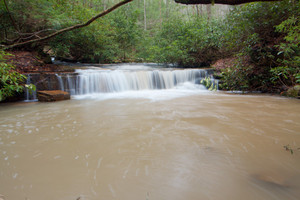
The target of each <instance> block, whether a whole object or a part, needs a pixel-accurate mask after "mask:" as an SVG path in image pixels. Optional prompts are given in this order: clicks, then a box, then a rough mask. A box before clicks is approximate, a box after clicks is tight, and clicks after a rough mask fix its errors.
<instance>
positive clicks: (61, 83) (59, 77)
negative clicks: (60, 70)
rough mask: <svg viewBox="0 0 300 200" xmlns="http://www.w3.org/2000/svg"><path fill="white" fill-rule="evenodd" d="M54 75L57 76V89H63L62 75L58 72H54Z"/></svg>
mask: <svg viewBox="0 0 300 200" xmlns="http://www.w3.org/2000/svg"><path fill="white" fill-rule="evenodd" d="M55 76H56V77H57V80H58V83H59V89H60V90H63V91H64V90H65V87H64V83H63V80H62V77H61V76H60V75H58V74H55Z"/></svg>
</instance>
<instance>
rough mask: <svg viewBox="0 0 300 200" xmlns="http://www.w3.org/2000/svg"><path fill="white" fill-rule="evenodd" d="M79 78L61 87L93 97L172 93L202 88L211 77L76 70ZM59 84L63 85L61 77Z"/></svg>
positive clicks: (191, 72) (194, 73) (186, 72)
mask: <svg viewBox="0 0 300 200" xmlns="http://www.w3.org/2000/svg"><path fill="white" fill-rule="evenodd" d="M76 73H77V74H78V75H77V76H72V75H67V76H66V80H67V81H66V85H65V86H64V85H63V84H62V86H61V88H65V89H66V91H69V92H70V93H71V95H84V94H94V93H112V92H123V91H132V90H135V91H137V90H159V89H171V88H175V87H176V86H178V85H180V84H183V83H185V82H190V83H193V84H199V83H200V80H201V79H203V78H205V77H208V76H209V75H208V73H207V71H206V70H201V69H185V70H152V71H150V70H148V71H124V70H95V69H87V70H76ZM59 82H60V83H62V82H63V81H62V77H60V79H59Z"/></svg>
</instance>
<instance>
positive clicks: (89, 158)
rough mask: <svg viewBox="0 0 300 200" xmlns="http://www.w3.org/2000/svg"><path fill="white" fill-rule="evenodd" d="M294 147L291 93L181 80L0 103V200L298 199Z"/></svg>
mask: <svg viewBox="0 0 300 200" xmlns="http://www.w3.org/2000/svg"><path fill="white" fill-rule="evenodd" d="M284 146H286V147H284ZM298 148H300V101H299V100H296V99H288V98H281V97H276V96H267V95H232V94H226V93H223V92H211V91H207V90H205V89H204V88H203V87H202V86H200V85H197V84H194V83H191V82H185V83H182V84H181V85H180V86H176V87H175V88H170V89H162V90H149V89H146V90H139V91H123V92H114V93H105V94H101V95H90V96H86V95H77V96H74V97H73V98H72V100H68V101H61V102H55V103H39V102H31V103H25V102H20V103H12V104H2V105H0V194H1V195H3V196H4V198H5V200H25V199H27V200H76V199H77V200H79V199H80V200H83V199H87V200H110V199H120V200H202V199H203V200H226V199H230V200H241V199H242V200H254V199H255V200H277V199H278V200H298V199H300V151H299V150H298ZM1 195H0V197H1Z"/></svg>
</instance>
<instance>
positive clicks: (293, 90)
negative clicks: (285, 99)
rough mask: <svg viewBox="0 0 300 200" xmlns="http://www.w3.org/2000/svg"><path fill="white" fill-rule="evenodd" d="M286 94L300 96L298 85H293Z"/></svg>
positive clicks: (299, 86)
mask: <svg viewBox="0 0 300 200" xmlns="http://www.w3.org/2000/svg"><path fill="white" fill-rule="evenodd" d="M286 95H287V96H289V97H294V98H297V97H298V98H299V97H300V85H295V86H294V87H291V88H289V89H288V90H287V92H286Z"/></svg>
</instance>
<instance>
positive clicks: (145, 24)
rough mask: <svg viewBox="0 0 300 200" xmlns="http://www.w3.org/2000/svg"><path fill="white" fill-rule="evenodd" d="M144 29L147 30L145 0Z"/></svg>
mask: <svg viewBox="0 0 300 200" xmlns="http://www.w3.org/2000/svg"><path fill="white" fill-rule="evenodd" d="M144 30H145V31H146V30H147V15H146V0H144Z"/></svg>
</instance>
